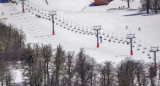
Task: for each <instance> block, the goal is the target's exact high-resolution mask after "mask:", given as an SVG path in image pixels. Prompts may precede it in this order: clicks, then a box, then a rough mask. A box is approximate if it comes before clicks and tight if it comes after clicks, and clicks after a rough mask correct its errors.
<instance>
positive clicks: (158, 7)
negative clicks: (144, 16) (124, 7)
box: [141, 0, 160, 14]
mask: <svg viewBox="0 0 160 86" xmlns="http://www.w3.org/2000/svg"><path fill="white" fill-rule="evenodd" d="M141 5H142V9H141V10H142V11H146V12H147V13H150V12H152V13H153V12H154V13H155V14H157V13H158V12H159V11H160V0H141Z"/></svg>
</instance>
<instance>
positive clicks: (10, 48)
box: [0, 24, 157, 86]
mask: <svg viewBox="0 0 160 86" xmlns="http://www.w3.org/2000/svg"><path fill="white" fill-rule="evenodd" d="M24 41H25V35H24V34H23V32H22V31H20V30H17V29H14V27H13V26H11V25H9V26H5V24H0V43H1V44H0V49H1V51H0V84H1V86H12V82H13V78H12V76H13V75H12V72H11V71H12V70H13V68H17V67H18V68H19V69H22V70H23V79H24V82H23V83H22V84H23V85H22V86H148V85H150V86H156V81H157V80H156V76H157V72H156V69H155V68H154V67H153V65H152V64H147V63H145V62H143V61H136V60H132V59H129V58H126V59H125V60H123V61H121V62H120V63H119V64H118V65H116V64H114V63H113V62H110V61H105V62H104V63H101V64H99V63H97V62H96V61H95V60H94V59H93V58H91V57H89V56H88V55H86V54H85V51H84V49H81V50H80V51H79V53H78V54H75V53H74V52H67V51H65V50H64V49H63V48H62V46H61V45H59V46H57V48H56V49H52V47H51V45H43V44H42V45H39V44H27V45H24ZM6 43H7V44H6ZM106 59H107V57H106Z"/></svg>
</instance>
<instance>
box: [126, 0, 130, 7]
mask: <svg viewBox="0 0 160 86" xmlns="http://www.w3.org/2000/svg"><path fill="white" fill-rule="evenodd" d="M127 4H128V8H130V4H129V0H127Z"/></svg>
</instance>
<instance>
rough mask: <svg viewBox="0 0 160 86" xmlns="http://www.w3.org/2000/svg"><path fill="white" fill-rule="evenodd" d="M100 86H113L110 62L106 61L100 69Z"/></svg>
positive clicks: (112, 70)
mask: <svg viewBox="0 0 160 86" xmlns="http://www.w3.org/2000/svg"><path fill="white" fill-rule="evenodd" d="M100 73H101V86H113V85H114V83H113V81H114V68H113V64H112V62H110V61H106V62H105V63H104V66H102V67H100Z"/></svg>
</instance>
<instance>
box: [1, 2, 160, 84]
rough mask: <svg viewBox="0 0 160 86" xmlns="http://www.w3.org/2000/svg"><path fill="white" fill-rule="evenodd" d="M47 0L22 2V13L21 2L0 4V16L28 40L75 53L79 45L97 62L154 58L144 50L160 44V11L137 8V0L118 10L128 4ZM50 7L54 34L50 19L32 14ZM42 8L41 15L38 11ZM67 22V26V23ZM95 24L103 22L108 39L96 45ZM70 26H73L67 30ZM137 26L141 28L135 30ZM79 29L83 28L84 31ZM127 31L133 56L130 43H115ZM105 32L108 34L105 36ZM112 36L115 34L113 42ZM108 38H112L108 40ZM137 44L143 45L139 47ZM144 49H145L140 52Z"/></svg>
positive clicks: (44, 11)
mask: <svg viewBox="0 0 160 86" xmlns="http://www.w3.org/2000/svg"><path fill="white" fill-rule="evenodd" d="M48 2H49V5H46V3H45V0H29V2H26V5H25V7H26V8H27V10H26V12H25V13H21V4H20V3H19V4H18V6H17V5H12V4H0V13H1V12H4V15H1V14H0V19H1V21H3V22H6V23H7V24H8V23H11V24H13V25H15V26H16V27H19V28H21V29H22V30H23V31H24V33H25V34H26V38H27V39H26V41H27V43H44V44H51V45H52V46H53V48H56V46H57V45H58V44H61V45H62V46H63V47H64V49H65V50H67V51H75V53H77V52H78V51H79V50H80V48H84V49H85V51H86V54H88V55H90V56H91V57H93V58H95V60H96V61H97V62H98V63H101V62H104V61H106V60H109V61H113V62H115V63H118V62H120V61H121V60H123V59H125V58H126V57H132V58H133V59H136V60H144V61H146V62H152V61H153V54H152V53H151V57H152V58H151V59H149V58H148V56H147V54H148V53H147V52H148V51H149V49H150V47H151V46H159V44H160V39H159V37H160V34H159V32H160V29H159V27H160V24H159V22H160V15H159V14H157V15H151V14H150V15H146V14H145V13H144V12H139V11H138V8H139V7H140V3H139V0H136V1H134V2H131V9H126V8H124V9H121V10H119V7H121V6H125V7H127V3H126V2H124V1H120V0H114V1H112V2H111V3H110V4H109V5H108V6H99V7H89V4H90V3H91V2H93V1H91V0H48ZM27 4H29V6H27ZM29 7H30V8H29ZM31 7H32V8H31ZM34 9H35V10H36V12H35V10H34ZM53 10H56V11H57V16H56V18H57V19H55V24H57V23H58V25H55V33H56V35H54V36H53V35H52V22H51V21H49V20H46V19H42V18H37V17H35V14H39V15H41V16H44V14H48V12H49V11H53ZM29 11H30V12H29ZM37 11H40V12H39V13H38V12H37ZM41 12H42V13H43V15H42V14H40V13H41ZM33 13H34V14H33ZM6 18H7V19H6ZM59 20H60V21H59ZM62 22H64V24H63V23H62ZM66 24H68V25H69V26H66ZM61 25H62V27H61ZM96 25H102V30H101V35H102V34H103V33H105V35H102V37H103V39H105V38H106V39H107V40H103V43H100V48H96V36H95V34H94V35H91V34H90V32H92V33H93V32H94V31H93V30H92V29H93V28H92V27H93V26H96ZM70 26H72V28H71V29H70V30H69V29H68V28H70ZM126 26H128V29H126ZM64 27H66V28H64ZM74 27H76V29H74ZM139 27H140V28H141V31H138V28H139ZM78 28H80V30H78ZM87 29H88V33H87V32H86V31H87ZM82 30H84V31H85V34H84V32H83V31H82ZM130 31H131V33H134V34H135V36H136V39H135V40H134V41H135V42H136V43H134V46H135V47H134V48H133V50H134V55H133V56H130V46H129V45H127V44H126V43H125V44H123V43H122V41H120V43H118V41H116V40H115V39H116V38H118V40H120V39H121V38H122V39H123V41H125V37H126V35H127V34H128V33H130ZM80 32H81V34H80ZM107 35H109V37H106V36H107ZM111 37H114V40H115V41H116V42H115V43H114V42H113V41H114V40H113V39H111ZM109 39H111V41H112V42H108V40H109ZM138 45H142V46H140V47H138ZM145 46H146V47H147V49H146V50H144V49H143V48H145ZM137 48H140V50H139V51H138V50H137ZM143 50H144V51H145V53H142V52H143ZM159 56H160V54H159V52H158V54H157V59H159V58H158V57H159ZM16 82H17V81H16Z"/></svg>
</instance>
